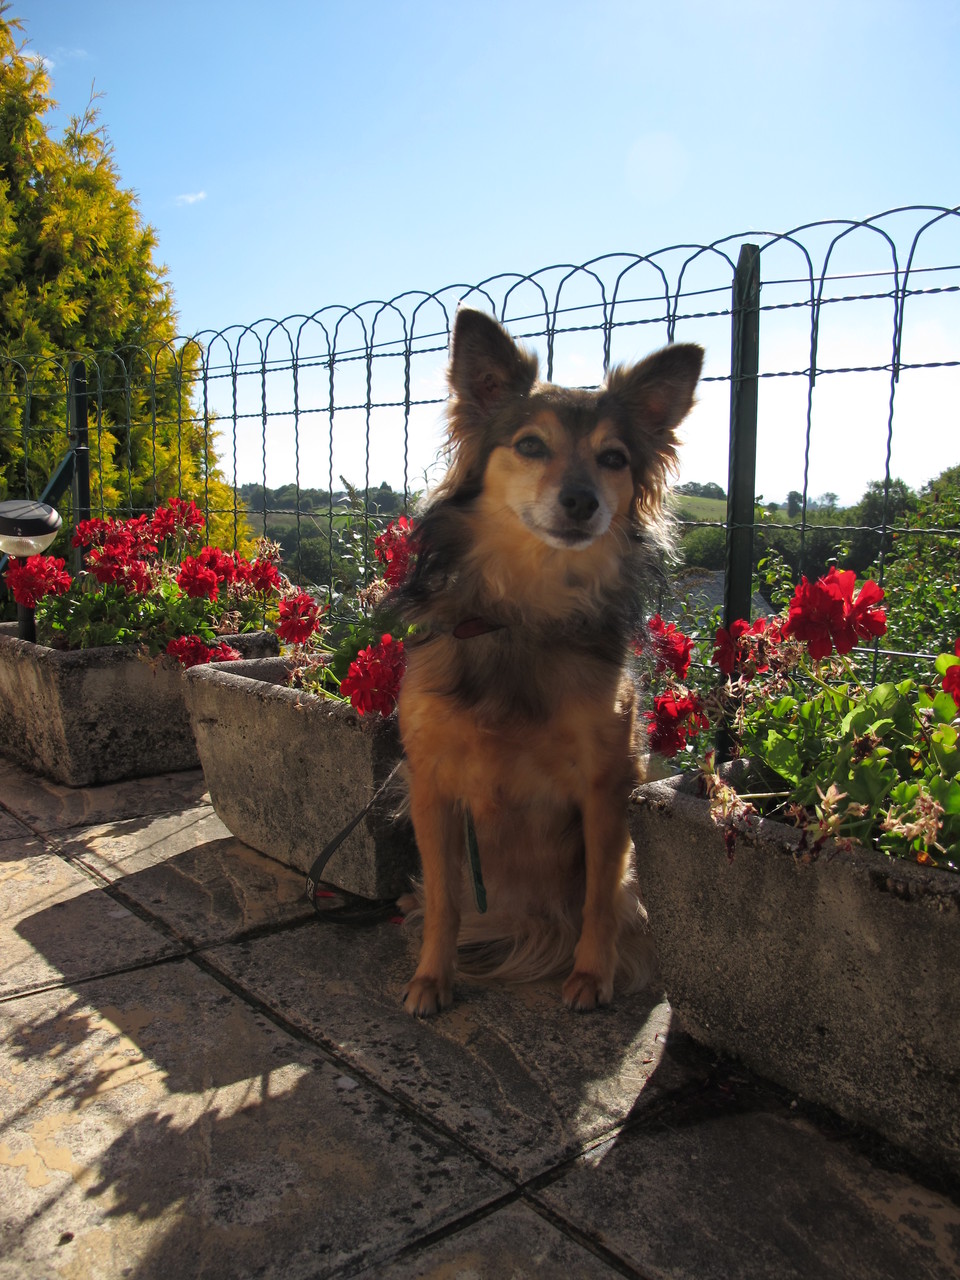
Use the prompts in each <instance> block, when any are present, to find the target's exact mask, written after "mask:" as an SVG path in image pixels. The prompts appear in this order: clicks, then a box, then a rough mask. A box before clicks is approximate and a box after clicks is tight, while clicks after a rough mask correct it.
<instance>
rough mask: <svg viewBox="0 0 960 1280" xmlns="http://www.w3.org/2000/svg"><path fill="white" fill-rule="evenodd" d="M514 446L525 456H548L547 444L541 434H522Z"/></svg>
mask: <svg viewBox="0 0 960 1280" xmlns="http://www.w3.org/2000/svg"><path fill="white" fill-rule="evenodd" d="M513 447H514V449H516V451H517V453H519V454H520V456H521V457H523V458H545V457H546V456H547V446H546V445H545V444H544V442H543V441H542V440H541V439H540V437H539V436H521V437H520V439H519V440H518V441H517V442H516V443H515V444H514V446H513Z"/></svg>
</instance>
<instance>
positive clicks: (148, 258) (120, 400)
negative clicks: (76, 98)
mask: <svg viewBox="0 0 960 1280" xmlns="http://www.w3.org/2000/svg"><path fill="white" fill-rule="evenodd" d="M7 13H8V6H7V5H6V4H0V499H3V498H6V497H20V496H23V495H24V494H26V495H27V496H31V497H37V496H39V494H40V493H41V491H42V490H43V488H44V486H45V484H46V482H47V480H48V478H49V476H50V475H51V473H52V472H53V470H54V468H55V467H56V465H57V463H58V461H59V460H60V458H61V456H62V455H63V454H64V453H65V451H66V447H67V437H66V430H65V425H66V423H65V405H66V385H67V368H68V364H69V361H70V359H71V358H82V359H84V360H85V361H86V364H87V376H88V385H89V387H90V391H91V393H93V394H92V396H91V401H90V462H91V494H92V504H93V507H94V512H95V514H99V512H100V511H101V510H103V511H105V512H106V514H110V513H112V512H124V513H129V512H138V511H141V510H150V509H151V508H153V507H154V506H155V505H156V504H157V502H159V501H162V500H163V499H164V498H166V497H168V496H171V495H173V494H181V495H183V496H185V497H190V498H193V499H194V500H195V501H196V502H197V503H198V504H199V505H200V506H201V507H203V508H204V509H205V510H208V511H209V513H210V514H209V520H208V536H209V537H210V540H211V541H212V542H218V543H220V544H221V545H230V544H232V542H233V541H234V535H235V519H234V514H233V513H234V509H235V498H234V493H233V490H232V488H230V487H229V486H228V485H227V484H226V483H225V482H224V480H223V478H222V475H221V474H220V472H219V470H218V468H217V462H216V457H215V454H214V448H213V446H214V433H213V431H212V428H211V425H210V423H209V421H206V422H204V420H203V417H202V415H200V414H198V413H197V411H196V409H195V407H194V403H195V400H196V396H195V395H194V388H195V384H196V379H197V372H198V369H199V365H200V358H201V353H200V351H199V349H198V348H197V346H196V345H195V344H192V343H188V344H186V345H185V346H181V347H180V348H179V349H176V348H175V347H174V345H173V339H174V336H175V334H176V314H175V311H174V301H173V293H172V290H171V287H170V284H169V281H168V279H167V274H166V269H165V268H164V267H162V266H160V265H158V264H157V262H156V261H155V258H154V252H155V249H156V237H155V235H154V233H153V230H152V229H151V228H150V227H149V226H147V225H145V224H144V222H143V220H142V218H141V216H140V212H139V210H138V207H137V203H136V198H135V196H134V194H133V193H132V192H131V191H129V190H126V189H124V188H123V187H122V186H121V182H120V175H119V172H118V169H117V166H116V163H115V160H114V156H113V150H112V147H111V144H110V140H109V138H108V136H107V132H106V128H105V127H104V126H103V125H102V124H101V123H100V120H99V117H98V111H97V107H96V103H95V100H93V99H91V102H90V104H89V105H88V107H87V109H86V110H85V111H84V113H83V114H82V115H81V116H77V117H74V118H72V119H71V121H70V123H69V125H68V126H67V128H66V129H65V130H64V132H63V135H62V137H60V138H55V137H53V136H51V131H50V128H49V127H48V124H47V121H46V119H45V117H46V116H47V113H48V112H49V110H50V108H51V107H52V106H54V105H55V103H54V102H53V99H52V98H51V96H50V81H49V77H48V76H47V73H46V71H45V69H44V67H43V64H42V62H40V61H39V60H37V59H34V58H31V57H29V56H28V55H27V54H26V51H25V48H24V45H23V43H22V41H21V40H20V33H21V30H22V28H21V26H20V23H19V22H18V21H17V20H16V19H13V18H9V17H7ZM60 505H61V507H62V506H63V505H66V504H60ZM236 533H237V534H238V535H239V538H240V540H241V541H244V540H245V539H246V537H247V536H248V531H247V528H246V524H245V522H244V521H243V518H242V516H241V518H240V521H239V524H238V526H237V527H236Z"/></svg>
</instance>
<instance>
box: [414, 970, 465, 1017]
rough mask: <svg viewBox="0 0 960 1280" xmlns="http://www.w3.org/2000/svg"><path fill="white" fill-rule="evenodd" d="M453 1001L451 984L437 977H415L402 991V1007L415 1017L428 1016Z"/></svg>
mask: <svg viewBox="0 0 960 1280" xmlns="http://www.w3.org/2000/svg"><path fill="white" fill-rule="evenodd" d="M452 1002H453V984H452V983H451V982H450V981H449V980H447V981H442V980H441V979H439V978H428V977H417V976H416V975H414V977H412V978H411V979H410V985H409V986H408V987H407V989H406V991H404V993H403V1007H404V1009H406V1011H407V1013H410V1014H413V1016H414V1017H415V1018H429V1017H430V1016H431V1015H432V1014H434V1013H439V1012H440V1010H441V1009H446V1008H447V1006H448V1005H450V1004H452Z"/></svg>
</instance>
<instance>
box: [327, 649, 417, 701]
mask: <svg viewBox="0 0 960 1280" xmlns="http://www.w3.org/2000/svg"><path fill="white" fill-rule="evenodd" d="M405 666H406V658H405V657H404V653H403V641H402V640H394V638H393V636H391V635H385V636H383V638H382V639H381V640H380V643H379V644H376V645H370V646H369V647H368V648H366V649H361V650H360V652H359V653H358V654H357V656H356V658H355V659H354V661H353V662H352V663H351V664H350V670H349V671H348V672H347V674H346V675H345V676H344V677H343V679H342V680H341V681H340V692H341V693H342V694H344V695H345V696H346V697H349V699H350V701H351V703H352V704H353V705H354V706H355V707H356V709H357V710H358V711H359V712H360V714H361V715H365V714H366V713H367V712H368V711H379V712H380V714H381V715H383V716H388V715H390V713H391V712H392V711H393V709H394V707H395V706H396V705H397V693H398V692H399V690H400V681H401V679H402V678H403V672H404V667H405Z"/></svg>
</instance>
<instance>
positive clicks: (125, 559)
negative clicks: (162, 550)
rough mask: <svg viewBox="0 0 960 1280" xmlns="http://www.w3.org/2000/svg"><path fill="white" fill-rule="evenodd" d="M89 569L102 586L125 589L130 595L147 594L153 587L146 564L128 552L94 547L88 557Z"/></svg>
mask: <svg viewBox="0 0 960 1280" xmlns="http://www.w3.org/2000/svg"><path fill="white" fill-rule="evenodd" d="M87 569H88V570H89V571H90V573H92V574H93V576H94V577H95V578H96V580H97V581H98V582H99V583H100V584H101V585H102V586H109V585H114V586H118V587H123V589H124V590H125V591H126V592H128V594H130V595H135V594H137V592H141V593H143V592H147V591H149V590H150V588H151V587H152V586H153V579H152V577H151V576H150V570H149V569H148V567H147V565H146V562H145V561H143V560H135V559H132V558H131V557H130V556H129V555H128V553H126V552H113V551H111V550H110V549H109V547H106V546H104V547H94V548H93V550H92V551H90V552H89V554H88V555H87Z"/></svg>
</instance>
